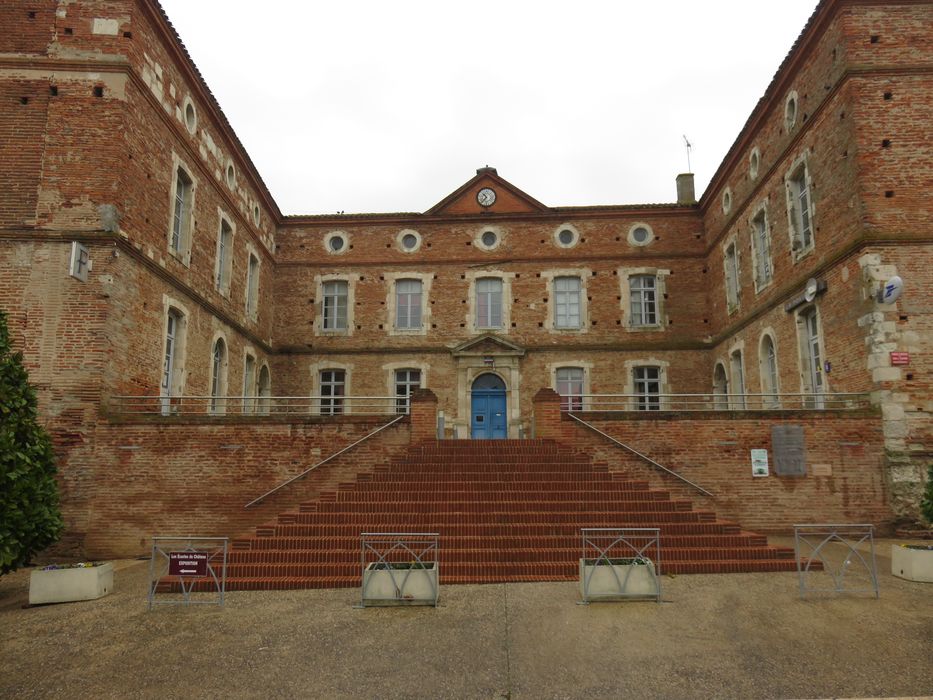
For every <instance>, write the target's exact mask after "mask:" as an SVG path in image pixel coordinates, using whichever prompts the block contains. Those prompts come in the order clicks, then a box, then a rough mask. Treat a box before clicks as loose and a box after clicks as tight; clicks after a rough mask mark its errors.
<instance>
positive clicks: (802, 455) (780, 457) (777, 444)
mask: <svg viewBox="0 0 933 700" xmlns="http://www.w3.org/2000/svg"><path fill="white" fill-rule="evenodd" d="M771 448H772V451H773V452H774V473H775V474H777V475H778V476H806V473H807V450H806V446H805V445H804V439H803V426H802V425H775V426H772V427H771Z"/></svg>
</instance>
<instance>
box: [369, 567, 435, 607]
mask: <svg viewBox="0 0 933 700" xmlns="http://www.w3.org/2000/svg"><path fill="white" fill-rule="evenodd" d="M389 566H391V567H392V568H391V569H390V568H388V567H387V565H386V564H383V563H374V564H369V565H368V566H367V567H366V568H365V569H364V570H363V605H436V604H437V597H438V588H437V562H433V561H432V562H425V563H424V564H418V565H409V564H391V565H389Z"/></svg>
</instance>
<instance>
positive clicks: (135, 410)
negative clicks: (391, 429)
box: [109, 395, 409, 417]
mask: <svg viewBox="0 0 933 700" xmlns="http://www.w3.org/2000/svg"><path fill="white" fill-rule="evenodd" d="M109 408H110V411H111V413H114V414H118V415H162V416H183V415H184V416H188V415H202V416H203V415H207V416H218V417H222V416H250V417H261V416H288V415H313V416H341V415H354V416H375V415H379V416H383V415H404V414H407V413H408V408H409V398H408V397H407V396H258V395H257V396H113V397H111V398H110V401H109Z"/></svg>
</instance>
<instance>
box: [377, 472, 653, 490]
mask: <svg viewBox="0 0 933 700" xmlns="http://www.w3.org/2000/svg"><path fill="white" fill-rule="evenodd" d="M528 476H529V475H528V474H505V473H501V472H500V473H498V474H486V475H479V474H472V475H468V474H464V473H462V472H461V473H457V474H453V473H450V474H447V473H442V472H412V473H411V474H405V475H404V476H403V475H401V474H394V473H382V474H379V473H375V474H373V478H372V479H368V480H366V481H364V482H362V483H364V484H366V485H367V486H368V487H369V488H375V487H376V486H377V485H380V484H399V488H406V487H407V486H408V485H419V486H420V485H421V484H424V483H427V484H489V485H490V486H498V485H503V484H514V485H515V487H516V488H517V487H519V486H520V485H532V484H543V485H545V486H550V485H551V484H554V485H561V484H598V485H603V484H622V485H623V486H628V487H629V488H633V489H640V488H645V489H647V488H649V486H648V482H647V481H638V480H631V479H622V478H615V475H613V474H601V473H599V472H596V473H583V472H581V473H572V472H541V474H540V475H539V477H538V478H534V479H530V478H528ZM642 485H644V486H642Z"/></svg>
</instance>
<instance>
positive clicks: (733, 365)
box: [729, 350, 745, 409]
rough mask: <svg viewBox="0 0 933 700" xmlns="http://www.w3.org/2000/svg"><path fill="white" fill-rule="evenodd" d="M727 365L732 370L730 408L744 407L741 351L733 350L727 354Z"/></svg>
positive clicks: (743, 368)
mask: <svg viewBox="0 0 933 700" xmlns="http://www.w3.org/2000/svg"><path fill="white" fill-rule="evenodd" d="M729 365H730V369H731V370H732V372H731V373H732V394H733V396H732V402H731V405H732V408H737V409H744V408H745V367H744V365H743V362H742V351H741V350H733V351H732V354H731V355H730V356H729Z"/></svg>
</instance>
